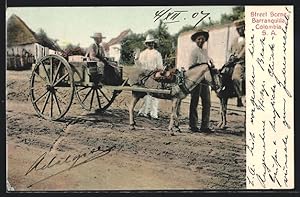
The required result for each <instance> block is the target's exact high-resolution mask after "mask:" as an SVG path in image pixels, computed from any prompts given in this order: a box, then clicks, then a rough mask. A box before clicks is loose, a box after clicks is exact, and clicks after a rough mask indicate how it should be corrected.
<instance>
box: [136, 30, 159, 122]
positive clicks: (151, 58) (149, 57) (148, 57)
mask: <svg viewBox="0 0 300 197" xmlns="http://www.w3.org/2000/svg"><path fill="white" fill-rule="evenodd" d="M144 43H145V45H146V47H147V48H146V49H145V50H144V51H142V52H141V53H140V54H137V53H139V52H138V51H137V53H136V56H135V57H136V58H137V57H138V60H135V61H136V62H138V63H139V65H141V66H142V67H143V69H145V70H155V69H158V68H159V69H162V68H163V61H162V56H161V54H160V52H158V51H157V50H156V49H155V45H156V44H157V40H156V39H154V37H153V36H152V35H151V34H149V35H147V37H146V40H145V42H144ZM144 101H145V102H144V104H143V106H142V108H141V109H140V110H139V112H138V114H139V115H140V116H145V117H148V114H149V113H150V117H151V118H154V119H157V118H158V104H159V100H158V99H157V98H154V97H152V96H150V95H146V96H145V97H144Z"/></svg>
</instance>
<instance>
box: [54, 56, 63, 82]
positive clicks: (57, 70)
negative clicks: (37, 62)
mask: <svg viewBox="0 0 300 197" xmlns="http://www.w3.org/2000/svg"><path fill="white" fill-rule="evenodd" d="M60 66H61V61H59V63H58V66H57V69H56V72H55V75H54V79H53V83H54V82H55V81H56V78H57V76H58V72H59V69H60Z"/></svg>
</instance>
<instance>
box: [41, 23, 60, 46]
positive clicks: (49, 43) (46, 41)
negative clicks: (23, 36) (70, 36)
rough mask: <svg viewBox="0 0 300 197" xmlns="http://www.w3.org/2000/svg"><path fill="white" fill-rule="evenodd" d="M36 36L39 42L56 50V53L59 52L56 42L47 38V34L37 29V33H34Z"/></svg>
mask: <svg viewBox="0 0 300 197" xmlns="http://www.w3.org/2000/svg"><path fill="white" fill-rule="evenodd" d="M36 35H37V37H38V38H39V40H40V41H41V42H42V43H43V44H44V45H46V46H47V47H49V48H52V49H55V50H58V51H60V50H61V49H60V46H59V45H58V44H57V41H58V40H57V39H52V38H49V37H48V35H47V33H46V32H45V31H44V30H43V29H42V28H40V29H39V31H38V32H37V33H36Z"/></svg>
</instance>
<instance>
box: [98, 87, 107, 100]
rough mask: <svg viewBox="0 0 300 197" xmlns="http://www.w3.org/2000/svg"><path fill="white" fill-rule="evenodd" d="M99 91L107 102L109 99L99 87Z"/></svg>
mask: <svg viewBox="0 0 300 197" xmlns="http://www.w3.org/2000/svg"><path fill="white" fill-rule="evenodd" d="M99 91H100V92H101V94H102V95H103V96H104V98H105V99H106V100H107V102H109V101H110V100H109V99H108V98H107V96H106V95H105V94H104V92H103V91H102V90H101V89H99Z"/></svg>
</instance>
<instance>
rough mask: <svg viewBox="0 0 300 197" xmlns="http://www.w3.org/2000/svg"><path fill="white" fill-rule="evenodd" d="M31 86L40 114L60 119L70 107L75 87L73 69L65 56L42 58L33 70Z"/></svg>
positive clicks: (35, 107) (33, 102)
mask: <svg viewBox="0 0 300 197" xmlns="http://www.w3.org/2000/svg"><path fill="white" fill-rule="evenodd" d="M30 86H31V87H30V97H31V102H32V104H33V107H34V109H35V111H36V112H37V114H38V115H39V116H41V117H43V118H45V119H48V120H58V119H60V118H61V117H63V116H64V115H65V114H66V113H67V112H68V110H69V109H70V106H71V104H72V101H73V97H74V91H75V87H74V80H73V74H72V69H71V67H70V65H69V63H68V62H67V61H66V60H65V59H64V58H63V57H61V56H58V55H48V56H45V57H43V58H41V60H40V61H39V62H38V63H37V64H36V65H35V67H34V69H33V71H32V75H31V79H30Z"/></svg>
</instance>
